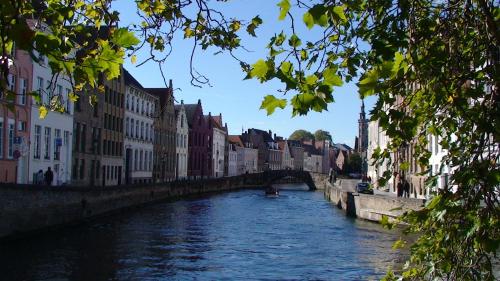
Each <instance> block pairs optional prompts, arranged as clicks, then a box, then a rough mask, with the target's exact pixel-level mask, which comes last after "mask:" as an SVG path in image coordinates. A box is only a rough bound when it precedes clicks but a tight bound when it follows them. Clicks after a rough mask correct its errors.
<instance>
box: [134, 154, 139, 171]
mask: <svg viewBox="0 0 500 281" xmlns="http://www.w3.org/2000/svg"><path fill="white" fill-rule="evenodd" d="M138 164H139V153H138V151H137V149H136V150H135V151H134V171H137V170H138V168H139V166H138Z"/></svg>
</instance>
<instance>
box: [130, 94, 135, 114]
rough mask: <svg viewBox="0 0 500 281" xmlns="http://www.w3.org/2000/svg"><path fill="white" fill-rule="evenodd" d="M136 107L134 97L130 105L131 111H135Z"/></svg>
mask: <svg viewBox="0 0 500 281" xmlns="http://www.w3.org/2000/svg"><path fill="white" fill-rule="evenodd" d="M134 105H135V97H134V96H132V104H131V105H130V109H131V110H132V111H134Z"/></svg>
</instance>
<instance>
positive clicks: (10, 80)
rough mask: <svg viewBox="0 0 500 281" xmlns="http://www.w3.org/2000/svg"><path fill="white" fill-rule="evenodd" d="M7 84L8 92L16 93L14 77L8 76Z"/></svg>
mask: <svg viewBox="0 0 500 281" xmlns="http://www.w3.org/2000/svg"><path fill="white" fill-rule="evenodd" d="M7 82H8V83H9V90H10V91H11V92H14V93H15V92H16V76H14V75H12V74H9V75H8V76H7Z"/></svg>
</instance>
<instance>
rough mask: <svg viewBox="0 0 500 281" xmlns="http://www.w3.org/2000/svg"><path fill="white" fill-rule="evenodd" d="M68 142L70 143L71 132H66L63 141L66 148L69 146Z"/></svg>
mask: <svg viewBox="0 0 500 281" xmlns="http://www.w3.org/2000/svg"><path fill="white" fill-rule="evenodd" d="M68 142H69V131H64V140H63V144H64V145H65V146H67V145H68Z"/></svg>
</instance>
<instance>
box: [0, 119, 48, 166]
mask: <svg viewBox="0 0 500 281" xmlns="http://www.w3.org/2000/svg"><path fill="white" fill-rule="evenodd" d="M41 141H42V127H41V126H38V125H35V140H34V145H33V148H34V150H35V151H34V152H33V158H35V159H40V142H41ZM1 143H2V142H0V144H1Z"/></svg>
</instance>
